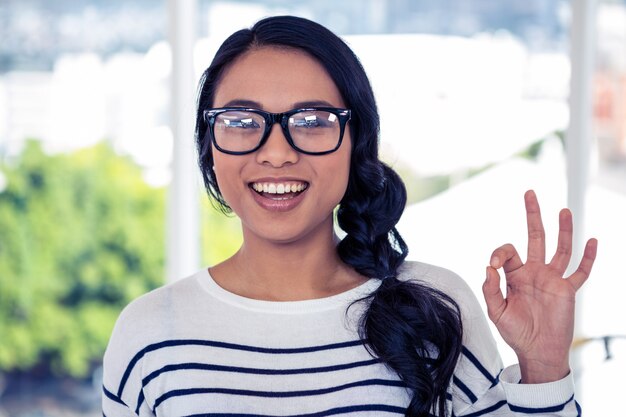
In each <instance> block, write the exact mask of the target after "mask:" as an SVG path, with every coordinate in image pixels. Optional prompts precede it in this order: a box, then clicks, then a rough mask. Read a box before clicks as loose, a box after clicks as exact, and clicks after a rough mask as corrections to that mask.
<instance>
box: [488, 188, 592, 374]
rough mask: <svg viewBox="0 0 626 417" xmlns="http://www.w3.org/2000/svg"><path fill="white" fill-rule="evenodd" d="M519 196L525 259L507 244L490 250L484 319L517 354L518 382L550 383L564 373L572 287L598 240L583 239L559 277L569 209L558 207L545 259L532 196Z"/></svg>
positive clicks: (566, 255)
mask: <svg viewBox="0 0 626 417" xmlns="http://www.w3.org/2000/svg"><path fill="white" fill-rule="evenodd" d="M524 200H525V202H526V217H527V222H528V257H527V259H526V263H523V262H522V260H521V259H520V256H519V254H518V253H517V250H516V249H515V248H514V247H513V245H511V244H507V245H504V246H501V247H499V248H498V249H496V250H495V251H494V252H493V254H492V255H491V261H490V265H489V266H488V267H487V279H486V280H485V283H484V284H483V293H484V295H485V300H486V302H487V312H488V314H489V318H490V319H491V320H492V321H493V322H494V323H495V325H496V327H497V329H498V331H499V332H500V334H501V335H502V338H503V339H504V341H505V342H506V343H507V344H508V345H509V346H511V347H512V348H513V350H514V351H515V353H516V354H517V357H518V360H519V364H520V369H521V373H522V382H523V383H541V382H550V381H556V380H559V379H561V378H563V377H565V376H566V375H567V374H568V373H569V349H570V346H571V343H572V338H573V333H574V304H575V297H576V291H577V290H578V289H579V288H580V287H581V286H582V285H583V284H584V283H585V281H586V280H587V278H588V277H589V273H590V272H591V267H592V266H593V262H594V260H595V258H596V249H597V245H598V242H597V240H595V239H589V241H587V245H586V246H585V252H584V255H583V258H582V260H581V261H580V265H579V266H578V269H577V270H576V272H574V273H573V274H572V275H570V276H569V277H567V278H564V277H563V274H564V273H565V270H566V269H567V266H568V264H569V261H570V258H571V255H572V231H573V225H572V213H571V212H570V211H569V210H568V209H563V210H561V212H560V214H559V238H558V245H557V249H556V253H555V254H554V256H553V257H552V260H551V261H550V263H546V262H545V255H546V254H545V252H546V247H545V232H544V229H543V224H542V221H541V213H540V211H539V203H538V202H537V197H536V196H535V193H534V192H533V191H527V192H526V194H525V195H524ZM499 268H502V269H503V270H504V273H505V277H506V288H507V291H506V298H504V297H503V295H502V291H501V290H500V274H499V273H498V269H499Z"/></svg>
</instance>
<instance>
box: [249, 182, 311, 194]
mask: <svg viewBox="0 0 626 417" xmlns="http://www.w3.org/2000/svg"><path fill="white" fill-rule="evenodd" d="M306 188H307V185H306V184H304V183H298V184H292V183H272V182H264V183H260V182H255V183H252V189H253V190H254V191H256V192H259V193H268V194H287V193H296V192H301V191H304V190H305V189H306Z"/></svg>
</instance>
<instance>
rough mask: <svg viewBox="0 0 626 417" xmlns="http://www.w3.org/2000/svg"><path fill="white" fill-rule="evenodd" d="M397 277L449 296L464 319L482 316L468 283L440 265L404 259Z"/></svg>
mask: <svg viewBox="0 0 626 417" xmlns="http://www.w3.org/2000/svg"><path fill="white" fill-rule="evenodd" d="M398 279H399V280H401V281H415V282H417V283H419V284H421V285H425V286H427V287H430V288H434V289H436V290H439V291H441V292H443V293H445V294H446V295H448V296H449V297H451V298H452V299H453V300H454V301H456V303H457V304H458V305H459V307H460V308H461V312H462V314H463V316H464V318H465V319H468V318H472V317H476V316H482V315H483V313H482V308H481V307H480V304H479V303H478V299H477V298H476V295H475V294H474V292H473V291H472V290H471V288H470V287H469V285H468V284H467V283H466V282H465V280H463V278H461V277H460V276H459V275H458V274H456V273H454V272H452V271H450V270H449V269H446V268H442V267H440V266H436V265H431V264H427V263H423V262H416V261H405V262H404V263H403V264H402V265H401V266H400V268H399V269H398Z"/></svg>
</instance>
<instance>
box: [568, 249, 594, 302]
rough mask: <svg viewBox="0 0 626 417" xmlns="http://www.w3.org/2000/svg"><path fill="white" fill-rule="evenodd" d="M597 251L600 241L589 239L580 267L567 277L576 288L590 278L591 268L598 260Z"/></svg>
mask: <svg viewBox="0 0 626 417" xmlns="http://www.w3.org/2000/svg"><path fill="white" fill-rule="evenodd" d="M597 252H598V241H597V240H596V239H589V240H588V241H587V244H586V245H585V252H584V253H583V258H582V259H581V260H580V264H579V265H578V269H577V270H576V271H574V273H573V274H572V275H570V276H569V277H568V278H567V279H568V280H569V281H570V282H571V283H572V285H573V286H574V288H575V289H576V290H578V289H579V288H580V287H582V286H583V284H584V283H585V281H587V278H589V274H591V268H592V267H593V263H594V261H595V260H596V254H597Z"/></svg>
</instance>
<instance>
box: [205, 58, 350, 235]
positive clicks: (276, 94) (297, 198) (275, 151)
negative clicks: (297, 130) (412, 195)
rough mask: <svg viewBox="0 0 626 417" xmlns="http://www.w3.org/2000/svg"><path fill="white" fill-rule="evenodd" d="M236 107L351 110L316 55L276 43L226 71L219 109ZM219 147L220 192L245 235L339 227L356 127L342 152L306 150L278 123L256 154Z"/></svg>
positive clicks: (217, 95) (304, 232)
mask: <svg viewBox="0 0 626 417" xmlns="http://www.w3.org/2000/svg"><path fill="white" fill-rule="evenodd" d="M229 106H241V107H251V108H257V109H260V110H265V111H268V112H272V113H281V112H285V111H288V110H291V109H295V108H302V107H338V108H345V104H344V102H343V100H342V98H341V95H340V94H339V91H338V90H337V87H336V86H335V84H334V83H333V81H332V79H331V78H330V77H329V76H328V74H327V73H326V71H325V69H324V68H323V67H322V66H321V65H320V64H319V63H318V62H317V61H316V60H315V59H313V58H312V57H310V56H309V55H307V54H306V53H304V52H301V51H298V50H295V49H277V48H271V47H264V48H258V49H253V50H251V51H249V52H246V53H245V54H244V55H242V56H241V57H239V58H238V59H237V60H236V61H235V62H234V63H233V64H231V65H230V67H228V68H227V69H226V71H225V72H224V74H223V75H222V79H221V81H220V82H219V85H218V87H217V89H216V92H215V96H214V103H213V107H216V108H217V107H229ZM212 151H213V159H214V165H215V167H214V169H215V174H216V177H217V182H218V185H219V189H220V191H221V193H222V195H223V197H224V199H225V200H226V202H227V203H228V205H229V206H230V207H231V208H232V209H233V211H234V212H235V213H236V214H237V215H238V216H239V218H240V219H241V221H242V225H243V229H244V238H248V237H252V236H251V234H252V235H253V236H255V237H256V238H261V239H264V240H269V241H273V242H276V243H289V242H296V241H298V240H300V239H306V238H307V237H310V236H312V234H315V233H320V232H321V233H328V232H331V231H332V224H333V217H332V213H333V209H334V208H335V207H336V206H337V205H338V204H339V202H340V201H341V199H342V197H343V195H344V193H345V191H346V187H347V184H348V174H349V169H350V151H351V138H350V132H349V128H348V127H346V129H345V133H344V138H343V142H342V144H341V146H340V147H339V149H338V150H337V151H335V152H333V153H330V154H327V155H306V154H302V153H299V152H298V151H296V150H295V149H293V148H292V147H291V146H290V145H289V143H288V142H287V140H286V138H285V136H284V134H283V131H282V129H281V127H280V125H279V124H278V123H276V124H274V126H273V127H272V130H271V132H270V134H269V137H268V139H267V142H266V143H265V144H264V145H263V146H262V147H261V148H260V149H259V150H257V151H256V152H253V153H251V154H246V155H228V154H224V153H222V152H219V151H218V150H217V149H215V148H213V150H212ZM289 190H291V191H290V192H283V193H280V191H289ZM300 190H301V191H300ZM272 191H274V192H272ZM294 191H295V192H294Z"/></svg>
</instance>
